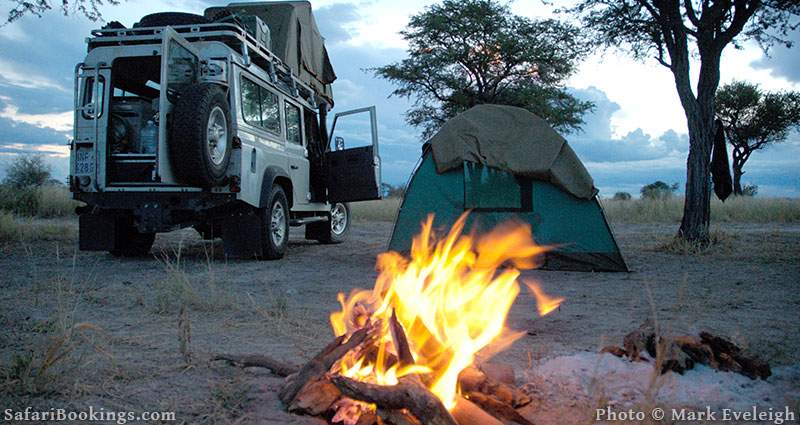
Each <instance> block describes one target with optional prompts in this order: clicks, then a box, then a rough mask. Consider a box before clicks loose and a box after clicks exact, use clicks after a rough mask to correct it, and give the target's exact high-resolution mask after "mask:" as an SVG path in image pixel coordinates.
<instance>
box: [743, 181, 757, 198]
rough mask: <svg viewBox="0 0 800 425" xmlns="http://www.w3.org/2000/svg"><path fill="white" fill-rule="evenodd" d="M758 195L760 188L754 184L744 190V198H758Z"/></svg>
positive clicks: (748, 185)
mask: <svg viewBox="0 0 800 425" xmlns="http://www.w3.org/2000/svg"><path fill="white" fill-rule="evenodd" d="M757 193H758V186H757V185H754V184H746V185H744V187H743V188H742V196H750V197H753V196H756V194H757Z"/></svg>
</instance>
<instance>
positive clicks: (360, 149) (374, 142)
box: [325, 106, 381, 202]
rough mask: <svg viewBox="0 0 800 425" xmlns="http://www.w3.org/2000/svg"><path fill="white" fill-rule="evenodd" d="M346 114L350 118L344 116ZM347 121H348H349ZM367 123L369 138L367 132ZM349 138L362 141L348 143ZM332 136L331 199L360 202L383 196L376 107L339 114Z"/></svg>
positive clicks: (328, 157) (329, 159)
mask: <svg viewBox="0 0 800 425" xmlns="http://www.w3.org/2000/svg"><path fill="white" fill-rule="evenodd" d="M345 117H346V120H344V119H342V118H345ZM367 118H368V121H367ZM345 121H348V122H347V123H346V124H345V123H344V122H345ZM337 123H338V124H339V125H338V126H337ZM367 126H368V128H369V135H370V137H369V138H366V137H365V134H364V133H365V132H366V131H364V130H365V127H367ZM354 130H355V131H354ZM345 138H349V139H351V140H353V139H357V141H360V142H361V143H360V146H355V147H346V146H345V143H346V141H345ZM328 140H332V141H334V143H333V145H334V146H333V149H332V150H330V151H328V152H326V153H325V158H326V163H327V168H328V173H327V187H328V201H329V202H356V201H368V200H372V199H381V158H380V155H379V154H378V121H377V118H376V115H375V107H374V106H370V107H367V108H360V109H354V110H352V111H345V112H340V113H338V114H335V115H334V116H333V125H332V126H331V134H330V137H329V139H328ZM357 144H358V143H357Z"/></svg>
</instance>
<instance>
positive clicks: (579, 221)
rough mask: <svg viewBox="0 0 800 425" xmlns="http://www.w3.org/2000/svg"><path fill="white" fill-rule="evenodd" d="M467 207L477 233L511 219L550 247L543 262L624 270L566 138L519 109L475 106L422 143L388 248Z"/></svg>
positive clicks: (404, 247) (404, 245)
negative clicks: (431, 220) (427, 222)
mask: <svg viewBox="0 0 800 425" xmlns="http://www.w3.org/2000/svg"><path fill="white" fill-rule="evenodd" d="M467 210H470V211H472V213H471V214H470V215H469V221H468V223H467V228H470V227H474V228H475V229H476V230H477V231H478V232H481V231H486V230H489V229H491V228H492V227H494V226H496V225H498V224H500V223H502V222H504V221H506V220H511V219H516V220H522V221H523V222H527V223H530V225H531V228H532V230H533V235H534V238H535V239H536V242H537V243H539V244H542V245H552V246H554V247H555V249H554V250H552V251H550V252H548V253H547V254H546V256H545V263H544V266H543V268H545V269H551V270H576V271H628V266H627V265H626V264H625V260H624V259H623V258H622V255H621V253H620V251H619V247H618V245H617V243H616V241H615V240H614V235H613V234H612V233H611V228H610V227H609V225H608V222H607V221H606V218H605V215H604V214H603V209H602V207H601V205H600V202H599V201H598V198H597V189H595V187H594V183H593V181H592V178H591V176H590V175H589V172H588V171H587V170H586V168H585V167H584V166H583V164H582V163H581V161H580V159H578V157H577V155H576V154H575V152H574V151H573V150H572V148H570V147H569V145H568V144H567V142H566V140H564V138H562V137H561V136H560V135H559V134H558V133H556V132H555V130H553V129H552V128H551V127H550V126H549V125H548V124H547V123H546V122H545V121H544V120H543V119H541V118H539V117H538V116H536V115H534V114H532V113H530V112H528V111H527V110H525V109H521V108H516V107H511V106H501V105H479V106H475V107H473V108H472V109H470V110H468V111H466V112H464V113H462V114H460V115H458V116H456V117H455V118H453V119H451V120H450V121H448V122H447V123H445V124H444V126H442V128H441V130H439V132H438V133H437V134H436V135H435V136H433V138H431V140H430V141H429V143H426V145H425V147H424V148H423V154H422V159H421V161H420V163H419V165H418V166H417V169H416V170H415V171H414V174H413V175H412V177H411V180H410V181H409V184H408V186H407V187H406V193H405V196H404V197H403V202H402V204H401V205H400V211H399V212H398V215H397V220H396V221H395V225H394V230H393V231H392V238H391V241H390V242H389V249H391V250H394V251H400V252H407V251H408V250H409V249H410V247H411V240H412V238H413V237H414V235H415V234H416V233H417V232H418V231H419V226H420V223H421V222H423V221H424V220H425V219H426V217H427V216H428V214H430V213H433V214H434V215H435V219H434V227H435V228H442V229H447V228H449V227H450V226H452V224H453V223H454V222H455V221H456V219H458V217H459V216H460V215H461V214H462V213H463V212H464V211H467Z"/></svg>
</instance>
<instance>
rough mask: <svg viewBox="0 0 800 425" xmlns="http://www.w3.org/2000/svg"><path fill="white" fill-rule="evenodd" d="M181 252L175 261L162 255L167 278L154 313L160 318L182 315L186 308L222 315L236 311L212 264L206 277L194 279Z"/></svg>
mask: <svg viewBox="0 0 800 425" xmlns="http://www.w3.org/2000/svg"><path fill="white" fill-rule="evenodd" d="M180 250H181V248H180V247H178V248H177V250H176V252H175V255H174V257H173V256H170V255H168V254H162V256H161V262H162V264H163V265H164V269H165V270H166V272H167V276H166V277H165V278H164V279H162V280H160V281H157V282H156V284H155V297H154V298H153V304H152V307H153V310H154V311H155V312H156V313H158V314H175V315H177V314H178V311H179V310H180V309H181V308H183V307H184V306H186V307H189V308H191V309H194V310H197V311H222V310H226V309H231V308H234V307H236V302H235V300H234V297H233V295H232V294H231V292H230V291H227V290H225V289H223V288H222V287H220V286H219V285H218V284H217V283H216V278H215V274H214V269H213V267H212V265H211V260H210V259H208V267H207V270H206V273H205V276H204V277H203V276H202V274H198V275H197V276H200V278H195V276H194V275H193V276H190V275H189V274H188V273H187V272H186V271H185V270H184V267H183V264H182V263H181V254H180Z"/></svg>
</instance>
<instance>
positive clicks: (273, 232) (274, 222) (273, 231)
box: [269, 202, 286, 246]
mask: <svg viewBox="0 0 800 425" xmlns="http://www.w3.org/2000/svg"><path fill="white" fill-rule="evenodd" d="M269 227H270V237H271V238H272V242H274V243H275V245H276V246H277V245H281V244H282V243H283V240H284V239H285V238H286V211H285V210H284V209H283V204H281V203H280V202H276V203H275V204H274V205H273V206H272V216H271V217H270V225H269Z"/></svg>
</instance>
